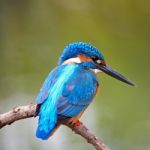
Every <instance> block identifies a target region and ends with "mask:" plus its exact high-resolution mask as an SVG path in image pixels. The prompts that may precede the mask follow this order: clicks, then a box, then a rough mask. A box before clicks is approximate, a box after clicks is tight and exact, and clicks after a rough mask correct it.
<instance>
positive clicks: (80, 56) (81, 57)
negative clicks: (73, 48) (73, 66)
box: [78, 54, 92, 62]
mask: <svg viewBox="0 0 150 150" xmlns="http://www.w3.org/2000/svg"><path fill="white" fill-rule="evenodd" d="M78 58H79V59H80V60H81V62H85V61H91V62H92V59H91V58H90V57H87V56H85V55H81V54H80V55H78Z"/></svg>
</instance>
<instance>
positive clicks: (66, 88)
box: [36, 42, 134, 140]
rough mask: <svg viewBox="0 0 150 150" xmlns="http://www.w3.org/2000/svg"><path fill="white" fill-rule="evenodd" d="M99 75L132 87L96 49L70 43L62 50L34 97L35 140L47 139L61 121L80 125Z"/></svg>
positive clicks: (96, 86) (87, 44) (83, 43)
mask: <svg viewBox="0 0 150 150" xmlns="http://www.w3.org/2000/svg"><path fill="white" fill-rule="evenodd" d="M98 72H104V73H106V74H108V75H110V76H112V77H114V78H116V79H118V80H120V81H122V82H125V83H127V84H129V85H132V86H134V83H133V82H132V81H130V80H129V79H127V78H126V77H124V76H123V75H121V74H120V73H118V72H117V71H116V70H114V69H112V68H111V67H109V66H108V65H106V62H105V59H104V56H103V54H102V53H101V52H100V51H99V50H98V48H96V47H95V46H93V45H91V44H89V43H85V42H73V43H70V44H69V45H67V46H66V47H65V48H64V50H63V52H62V54H61V56H60V58H59V61H58V66H57V67H56V68H54V69H53V70H52V71H51V72H50V73H49V75H48V76H47V78H46V80H45V82H44V84H43V86H42V88H41V90H40V92H39V94H38V96H37V98H36V103H37V104H38V105H39V111H38V116H39V120H38V127H37V130H36V136H37V137H38V138H40V139H42V140H46V139H48V138H49V137H50V136H51V135H53V133H54V132H55V131H56V130H57V129H58V128H59V126H60V125H61V124H62V122H64V121H67V122H68V123H69V124H71V125H75V126H76V125H79V124H80V121H79V118H80V117H81V116H82V114H83V112H84V111H85V110H86V109H87V107H88V106H89V105H90V104H91V102H92V100H93V99H94V97H95V95H96V93H97V91H98V87H99V85H100V84H99V82H98V80H97V77H96V74H97V73H98Z"/></svg>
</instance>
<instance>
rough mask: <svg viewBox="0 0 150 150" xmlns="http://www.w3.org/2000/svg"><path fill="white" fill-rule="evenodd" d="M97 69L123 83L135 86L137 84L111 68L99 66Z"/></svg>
mask: <svg viewBox="0 0 150 150" xmlns="http://www.w3.org/2000/svg"><path fill="white" fill-rule="evenodd" d="M97 67H98V69H99V70H101V71H103V72H105V73H106V74H108V75H110V76H112V77H114V78H116V79H118V80H120V81H122V82H125V83H127V84H129V85H132V86H135V84H134V83H133V82H132V81H130V80H129V79H127V78H126V77H124V76H123V75H121V74H120V73H118V72H117V71H116V70H114V69H112V68H110V67H109V66H107V65H103V64H100V65H97Z"/></svg>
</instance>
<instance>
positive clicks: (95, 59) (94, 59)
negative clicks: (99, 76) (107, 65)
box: [92, 56, 101, 64]
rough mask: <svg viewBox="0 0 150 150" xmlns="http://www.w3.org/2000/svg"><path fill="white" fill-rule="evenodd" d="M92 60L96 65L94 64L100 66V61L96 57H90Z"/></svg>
mask: <svg viewBox="0 0 150 150" xmlns="http://www.w3.org/2000/svg"><path fill="white" fill-rule="evenodd" d="M92 60H93V61H94V62H95V63H96V64H101V60H100V59H99V58H98V57H96V56H92Z"/></svg>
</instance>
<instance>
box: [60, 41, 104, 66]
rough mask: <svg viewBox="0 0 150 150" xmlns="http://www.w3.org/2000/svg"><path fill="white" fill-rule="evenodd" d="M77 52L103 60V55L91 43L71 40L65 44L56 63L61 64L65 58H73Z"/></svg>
mask: <svg viewBox="0 0 150 150" xmlns="http://www.w3.org/2000/svg"><path fill="white" fill-rule="evenodd" d="M78 54H84V55H86V56H89V57H91V56H95V57H98V58H99V59H101V60H104V56H103V55H102V53H101V52H100V51H99V50H98V49H97V48H96V47H95V46H92V45H91V44H88V43H85V42H73V43H70V44H69V45H67V46H66V47H65V48H64V50H63V52H62V54H61V56H60V58H59V61H58V65H61V64H62V63H63V62H64V61H65V60H67V59H69V58H74V57H76V56H77V55H78Z"/></svg>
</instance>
